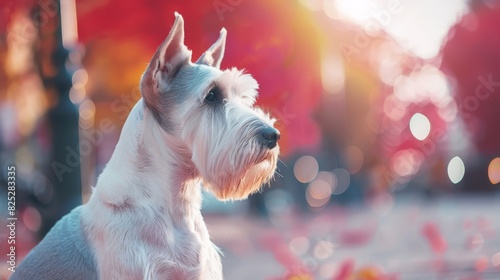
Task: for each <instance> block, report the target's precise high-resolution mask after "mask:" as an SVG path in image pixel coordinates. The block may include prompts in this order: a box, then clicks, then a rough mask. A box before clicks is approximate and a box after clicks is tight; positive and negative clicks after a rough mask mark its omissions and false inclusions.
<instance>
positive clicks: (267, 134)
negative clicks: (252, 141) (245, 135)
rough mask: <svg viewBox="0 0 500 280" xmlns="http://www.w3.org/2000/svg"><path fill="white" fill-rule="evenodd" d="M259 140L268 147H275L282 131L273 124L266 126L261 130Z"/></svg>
mask: <svg viewBox="0 0 500 280" xmlns="http://www.w3.org/2000/svg"><path fill="white" fill-rule="evenodd" d="M258 134H259V142H260V143H261V144H262V145H264V146H266V147H267V148H268V149H273V148H274V147H276V145H277V144H278V140H280V132H279V131H278V130H277V129H276V128H274V127H271V126H266V127H264V128H262V129H260V130H259V132H258Z"/></svg>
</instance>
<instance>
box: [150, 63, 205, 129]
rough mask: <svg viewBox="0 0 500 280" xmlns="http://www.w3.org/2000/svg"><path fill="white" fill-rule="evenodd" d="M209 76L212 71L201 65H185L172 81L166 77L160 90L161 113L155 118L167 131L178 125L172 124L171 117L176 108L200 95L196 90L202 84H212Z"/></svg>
mask: <svg viewBox="0 0 500 280" xmlns="http://www.w3.org/2000/svg"><path fill="white" fill-rule="evenodd" d="M209 76H210V71H207V69H204V67H200V65H196V64H195V65H193V64H184V65H183V66H182V67H181V68H180V69H179V70H178V71H177V72H176V75H175V76H174V77H173V78H172V79H169V78H167V77H164V81H163V82H161V83H160V89H159V90H160V100H158V103H159V104H160V106H159V110H160V112H159V114H155V118H156V120H157V121H158V123H159V124H160V125H161V127H162V128H163V129H164V130H165V131H167V132H171V131H172V130H173V128H174V126H175V125H176V124H173V123H172V122H171V117H170V116H171V114H172V111H173V108H174V106H176V105H178V104H181V103H182V102H184V101H185V100H187V99H188V98H189V97H190V96H191V97H192V95H193V94H198V93H197V92H195V90H196V89H197V88H198V86H199V85H200V83H207V82H208V83H210V81H207V78H208V77H209Z"/></svg>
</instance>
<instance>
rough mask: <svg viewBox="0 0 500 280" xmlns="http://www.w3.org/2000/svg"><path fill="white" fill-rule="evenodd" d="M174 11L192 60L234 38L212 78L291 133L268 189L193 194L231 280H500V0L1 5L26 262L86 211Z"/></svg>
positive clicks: (10, 141) (2, 267)
mask: <svg viewBox="0 0 500 280" xmlns="http://www.w3.org/2000/svg"><path fill="white" fill-rule="evenodd" d="M175 11H178V12H179V13H180V14H182V15H183V17H184V20H185V33H186V38H185V43H186V45H187V46H188V48H190V49H191V50H192V51H193V58H197V57H198V56H200V55H201V53H202V52H203V51H204V50H206V49H207V48H208V47H209V46H210V45H211V44H212V43H213V42H214V41H215V40H216V38H217V36H218V34H219V30H220V29H221V28H222V27H225V28H226V29H227V31H228V38H227V45H226V51H225V57H224V60H223V61H222V66H221V68H229V67H233V66H234V67H237V68H240V69H246V72H248V73H250V74H252V75H253V76H254V78H255V79H256V80H257V81H258V82H259V85H260V90H259V92H260V93H259V98H258V101H257V103H258V105H259V106H261V107H262V108H263V109H264V110H265V111H267V112H269V113H270V114H271V115H273V116H274V117H275V118H276V119H277V120H278V122H277V127H278V128H279V130H280V131H281V135H282V137H281V140H280V146H281V151H282V155H281V157H280V159H281V162H280V163H279V164H278V171H277V174H276V177H275V180H273V181H272V182H271V183H270V184H269V186H264V187H263V189H262V191H261V192H260V193H258V194H255V195H252V196H251V197H250V198H249V199H248V200H245V201H240V202H226V203H221V202H219V201H217V200H216V199H215V198H213V197H212V195H210V194H209V193H205V194H204V196H205V198H204V204H203V213H204V217H205V220H206V222H207V225H208V228H209V230H210V232H211V235H212V237H213V239H214V243H215V244H217V245H218V246H220V247H221V249H222V251H223V252H224V254H225V256H224V257H223V267H224V274H225V278H226V279H230V280H232V279H237V280H245V279H266V280H267V279H268V280H278V279H290V280H291V279H297V280H299V279H300V280H305V279H332V280H381V279H386V280H389V279H423V280H427V279H431V280H432V279H450V280H480V279H497V280H498V279H500V124H499V121H500V29H499V27H500V3H499V2H498V1H495V0H468V1H467V0H441V1H431V0H419V1H417V0H274V1H265V0H252V1H250V0H210V1H194V0H168V1H167V0H164V1H159V0H147V1H119V0H86V1H84V0H20V1H14V0H6V1H5V0H3V2H2V3H1V5H0V148H1V154H0V163H1V168H2V169H1V172H0V174H1V175H0V176H1V177H0V181H1V184H2V188H1V190H0V217H1V218H2V221H7V216H8V213H7V188H6V187H5V188H4V187H3V186H7V181H8V179H7V177H8V176H7V167H8V166H11V165H15V166H16V176H17V177H16V183H17V185H16V186H17V188H16V215H17V217H18V223H17V228H16V237H17V243H16V245H17V247H16V249H17V252H16V254H17V256H18V260H17V261H18V262H19V261H20V260H21V259H22V257H23V256H24V255H25V254H26V253H27V252H28V251H29V250H30V249H31V248H32V247H33V246H34V245H36V243H37V242H38V241H39V240H40V239H41V238H43V236H44V235H45V234H46V233H47V232H48V230H49V229H50V228H51V227H52V226H53V224H54V223H55V222H56V221H57V220H58V219H59V218H60V217H62V216H63V215H65V214H66V213H68V212H69V211H70V210H71V209H72V208H74V207H76V206H77V205H79V204H81V203H85V202H86V201H87V200H88V198H89V195H90V193H91V186H94V185H95V183H96V180H97V176H98V175H99V174H100V173H101V171H102V170H103V168H104V166H105V164H106V163H107V161H108V159H109V158H110V156H111V154H112V153H113V150H114V147H115V145H116V143H117V141H118V136H119V133H120V131H121V127H122V125H123V123H124V121H125V120H126V117H127V116H128V112H129V111H130V109H131V108H132V107H133V105H134V104H135V102H137V100H139V99H140V97H141V95H140V91H139V89H138V84H139V79H140V77H141V74H142V72H143V71H144V70H145V67H146V65H147V63H149V60H150V59H151V57H152V55H153V54H154V51H155V50H156V48H157V47H158V45H159V44H160V43H161V42H162V41H163V39H164V38H165V37H166V35H167V34H168V31H169V30H170V27H171V25H172V23H173V21H174V12H175ZM0 228H1V230H0V240H1V243H0V246H1V247H0V250H1V255H0V260H1V262H0V279H7V278H8V276H9V275H10V274H9V271H8V270H7V266H8V264H7V262H6V260H7V257H6V254H7V253H8V246H7V244H6V242H4V241H5V240H7V236H8V233H7V230H6V229H5V226H3V224H2V226H1V227H0Z"/></svg>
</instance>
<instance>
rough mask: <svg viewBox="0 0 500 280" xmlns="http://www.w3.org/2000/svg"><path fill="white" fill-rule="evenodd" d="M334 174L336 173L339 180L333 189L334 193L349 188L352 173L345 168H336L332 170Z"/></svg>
mask: <svg viewBox="0 0 500 280" xmlns="http://www.w3.org/2000/svg"><path fill="white" fill-rule="evenodd" d="M332 174H333V175H334V177H335V180H336V182H337V186H336V187H335V188H334V189H333V194H334V195H339V194H343V193H344V192H345V191H346V190H347V188H349V184H350V183H351V175H350V174H349V172H348V171H347V170H345V169H343V168H337V169H334V170H333V171H332Z"/></svg>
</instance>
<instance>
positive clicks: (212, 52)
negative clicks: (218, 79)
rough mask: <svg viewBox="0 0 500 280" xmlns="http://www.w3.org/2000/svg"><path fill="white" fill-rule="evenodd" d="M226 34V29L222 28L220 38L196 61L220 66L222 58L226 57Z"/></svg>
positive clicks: (216, 66)
mask: <svg viewBox="0 0 500 280" xmlns="http://www.w3.org/2000/svg"><path fill="white" fill-rule="evenodd" d="M226 35H227V31H226V29H225V28H222V29H221V30H220V35H219V39H217V41H215V43H214V44H213V45H212V46H211V47H210V48H209V49H208V50H207V51H205V52H204V53H203V54H202V55H201V56H200V58H198V60H197V61H196V63H197V64H205V65H208V66H213V67H215V68H220V64H221V62H222V58H223V57H224V49H225V48H226Z"/></svg>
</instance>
